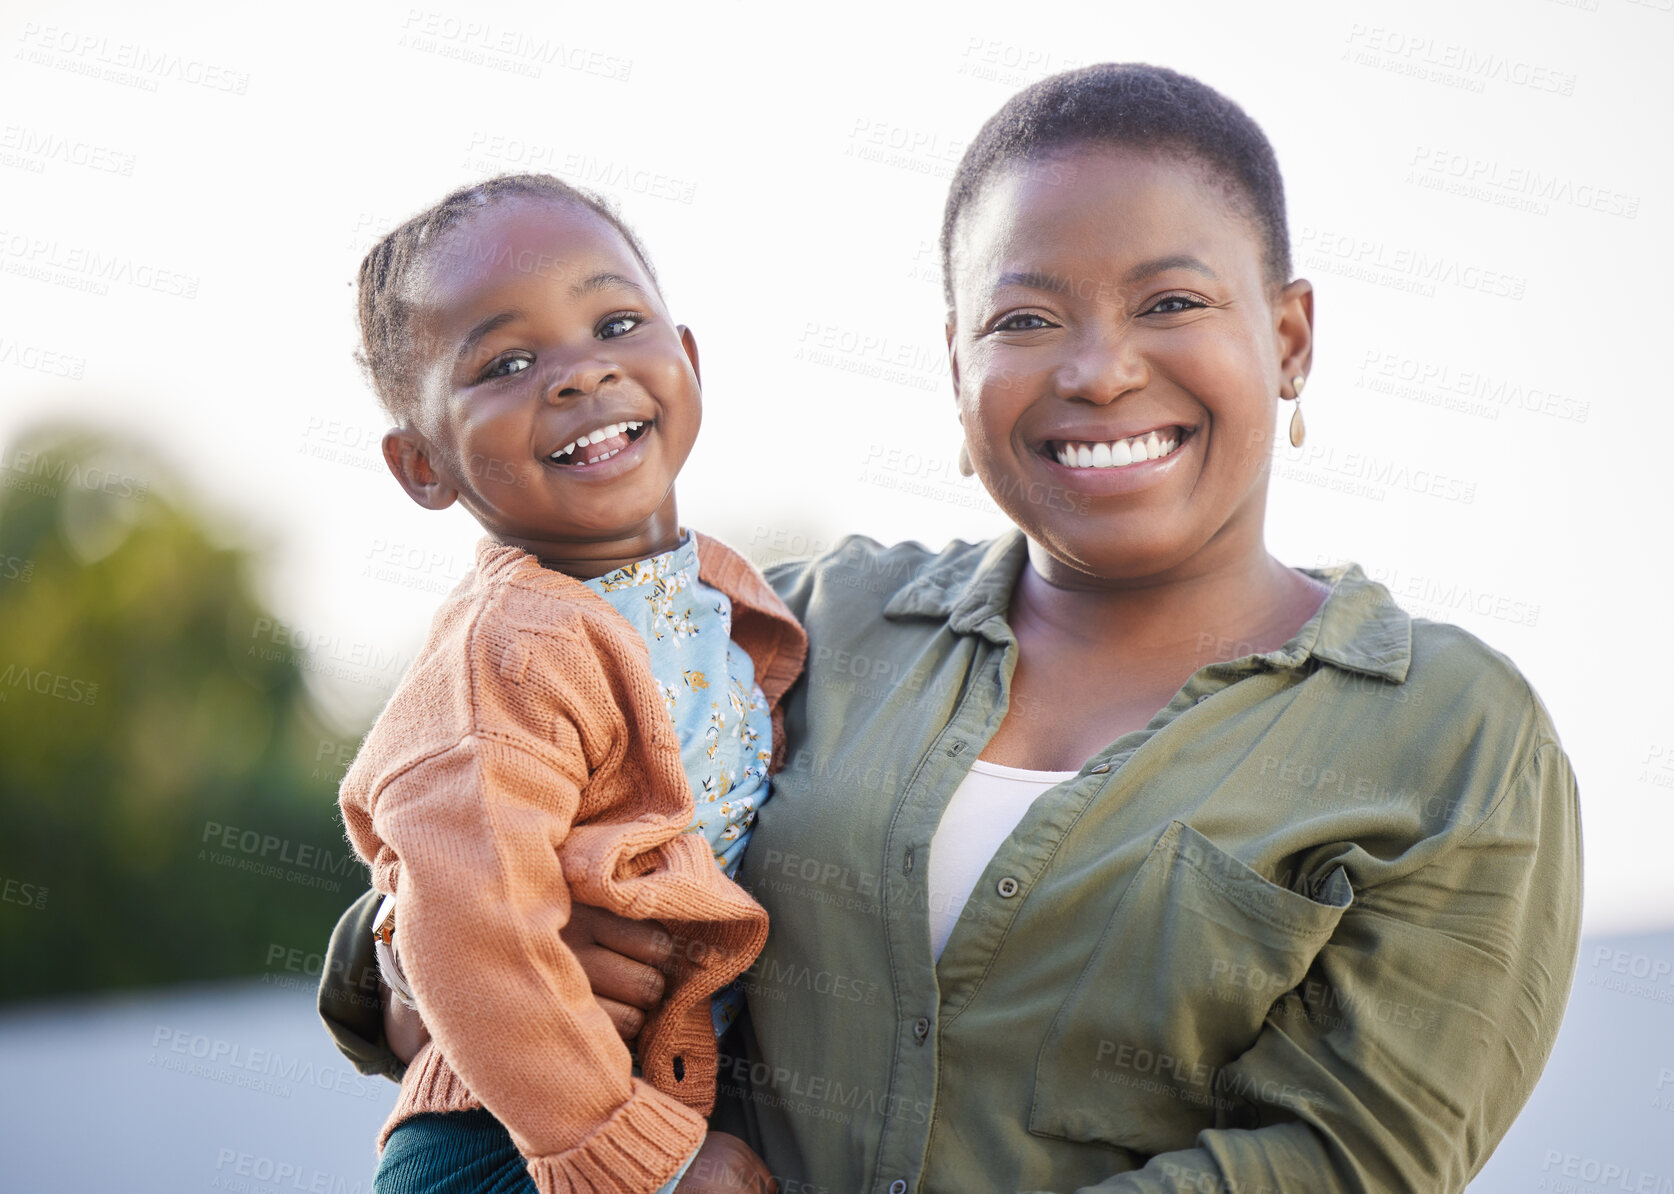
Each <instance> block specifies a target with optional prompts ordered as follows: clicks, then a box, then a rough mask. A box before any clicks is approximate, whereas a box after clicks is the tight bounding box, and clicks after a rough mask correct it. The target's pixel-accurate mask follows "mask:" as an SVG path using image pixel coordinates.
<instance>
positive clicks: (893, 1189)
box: [889, 1178, 907, 1194]
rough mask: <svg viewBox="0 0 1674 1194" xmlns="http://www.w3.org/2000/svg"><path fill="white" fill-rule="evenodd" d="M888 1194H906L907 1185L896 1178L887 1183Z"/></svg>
mask: <svg viewBox="0 0 1674 1194" xmlns="http://www.w3.org/2000/svg"><path fill="white" fill-rule="evenodd" d="M889 1194H907V1183H906V1182H904V1181H902V1180H901V1179H900V1178H896V1179H895V1180H894V1181H892V1182H890V1183H889Z"/></svg>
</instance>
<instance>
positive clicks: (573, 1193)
mask: <svg viewBox="0 0 1674 1194" xmlns="http://www.w3.org/2000/svg"><path fill="white" fill-rule="evenodd" d="M706 1131H707V1125H706V1124H705V1123H704V1120H703V1117H702V1116H701V1115H699V1114H698V1113H697V1112H695V1111H693V1110H692V1109H691V1108H689V1107H686V1106H684V1105H682V1104H680V1103H677V1102H675V1101H674V1100H673V1099H670V1098H668V1097H666V1096H664V1095H661V1094H658V1093H657V1092H655V1091H654V1090H652V1089H651V1088H650V1087H648V1086H645V1085H644V1084H642V1083H635V1091H634V1097H633V1098H631V1099H629V1100H628V1102H626V1103H624V1104H623V1105H622V1107H621V1108H620V1109H619V1110H618V1111H617V1112H616V1114H615V1115H613V1116H611V1117H610V1119H609V1121H608V1122H606V1123H605V1124H603V1125H601V1126H600V1128H599V1130H598V1131H597V1132H595V1133H593V1135H592V1136H590V1137H588V1138H587V1139H586V1140H585V1141H583V1142H582V1144H581V1145H579V1146H578V1147H576V1148H572V1149H570V1150H568V1151H567V1152H562V1153H554V1154H552V1155H550V1156H545V1157H532V1158H530V1160H529V1176H530V1177H532V1178H533V1179H534V1181H535V1186H536V1188H537V1189H539V1190H540V1192H541V1194H580V1192H581V1191H585V1192H586V1194H645V1191H647V1190H656V1189H658V1188H660V1187H661V1186H663V1185H664V1184H665V1183H667V1182H668V1180H669V1178H670V1177H672V1176H674V1175H675V1174H676V1173H678V1172H679V1171H680V1170H681V1169H682V1168H683V1167H684V1166H685V1165H686V1164H687V1163H688V1162H689V1159H690V1158H692V1157H693V1156H694V1155H695V1154H696V1152H697V1149H698V1147H699V1145H701V1144H702V1143H703V1137H704V1134H705V1132H706Z"/></svg>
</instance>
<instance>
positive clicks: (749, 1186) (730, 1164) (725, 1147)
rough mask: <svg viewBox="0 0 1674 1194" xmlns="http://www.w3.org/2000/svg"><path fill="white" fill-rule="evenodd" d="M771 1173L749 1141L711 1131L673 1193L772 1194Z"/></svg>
mask: <svg viewBox="0 0 1674 1194" xmlns="http://www.w3.org/2000/svg"><path fill="white" fill-rule="evenodd" d="M773 1189H774V1187H773V1175H772V1174H771V1173H769V1172H768V1171H767V1166H766V1165H765V1164H764V1163H763V1162H762V1159H761V1158H760V1157H758V1156H756V1154H755V1152H754V1151H753V1150H752V1149H751V1148H750V1146H749V1145H748V1144H745V1143H744V1142H743V1141H742V1140H740V1139H739V1138H738V1137H736V1136H729V1135H727V1134H726V1133H725V1132H711V1133H709V1135H707V1136H705V1137H704V1138H703V1147H702V1148H700V1149H698V1154H697V1156H696V1157H695V1158H693V1160H692V1164H691V1167H690V1168H689V1169H687V1170H686V1176H685V1177H683V1178H681V1179H680V1184H679V1185H678V1186H676V1187H674V1194H773Z"/></svg>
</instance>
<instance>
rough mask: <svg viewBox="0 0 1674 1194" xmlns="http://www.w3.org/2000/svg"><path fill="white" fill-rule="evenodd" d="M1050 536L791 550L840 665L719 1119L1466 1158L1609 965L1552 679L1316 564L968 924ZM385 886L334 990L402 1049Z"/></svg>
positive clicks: (380, 1048)
mask: <svg viewBox="0 0 1674 1194" xmlns="http://www.w3.org/2000/svg"><path fill="white" fill-rule="evenodd" d="M1023 561H1024V542H1023V540H1022V538H1021V536H1020V535H1016V534H1013V535H1010V536H1008V537H1006V538H1003V539H1000V540H997V541H995V542H993V543H990V544H978V545H974V546H973V545H955V546H953V547H951V548H949V549H948V550H946V551H943V552H941V553H939V554H936V553H931V552H928V551H925V550H924V549H923V548H920V547H918V546H916V545H912V544H907V545H901V546H897V547H893V548H887V549H886V548H881V547H879V546H877V545H876V544H874V543H871V542H869V541H866V540H858V539H857V540H850V541H848V542H847V543H846V544H844V545H843V546H842V547H840V548H839V549H838V550H836V551H834V552H833V553H831V554H830V555H828V556H826V557H824V558H822V559H820V560H817V561H814V562H812V563H805V564H795V565H786V566H783V567H780V568H777V569H775V570H773V572H772V573H771V575H770V579H771V580H772V581H773V582H774V585H775V587H776V588H777V589H778V590H779V592H780V594H781V595H782V596H783V597H784V598H785V599H786V601H787V602H789V604H790V606H791V608H792V610H793V611H794V612H795V613H796V614H797V615H798V616H799V617H800V618H801V619H802V621H803V623H804V625H805V626H806V627H807V629H808V634H809V656H808V667H807V671H806V673H805V675H804V677H803V679H802V680H801V681H800V682H799V683H798V685H797V687H796V688H794V689H793V690H792V692H791V693H790V695H789V698H788V701H787V709H786V713H787V718H786V729H787V733H788V741H789V746H790V753H789V763H788V765H787V767H786V769H785V770H784V771H783V772H781V773H780V774H779V775H778V776H777V777H775V781H774V794H773V796H772V798H771V799H770V800H769V801H768V802H767V804H766V805H765V806H764V808H763V809H762V812H761V816H760V820H759V822H758V825H757V828H756V832H755V837H754V840H753V841H752V843H751V845H750V849H749V852H748V854H747V855H746V859H745V863H744V870H743V875H742V879H743V881H744V882H745V883H746V884H747V886H749V887H750V888H751V890H752V891H754V893H755V895H756V897H757V898H758V899H760V900H761V902H762V903H763V904H765V905H766V907H767V909H768V911H769V912H770V913H771V915H772V929H771V931H770V934H769V937H768V945H767V950H766V952H765V953H764V954H763V955H762V957H761V960H760V961H759V962H758V963H757V964H756V965H755V967H754V968H753V969H752V970H751V971H750V973H749V975H748V976H747V978H746V986H747V990H748V1010H747V1012H746V1016H745V1018H744V1020H743V1021H742V1022H741V1023H740V1024H739V1025H737V1026H735V1028H734V1031H733V1035H732V1036H731V1037H730V1038H729V1040H730V1041H733V1042H735V1044H734V1046H733V1055H732V1056H731V1057H730V1058H723V1067H722V1072H721V1087H722V1096H723V1099H722V1102H721V1104H719V1105H718V1108H717V1114H716V1126H718V1127H726V1128H730V1129H732V1130H735V1131H740V1132H742V1133H744V1134H746V1135H747V1136H749V1137H750V1139H751V1141H752V1143H753V1144H754V1145H755V1146H756V1147H757V1149H758V1150H759V1151H760V1152H761V1153H762V1155H763V1156H764V1157H765V1158H766V1160H767V1162H768V1164H769V1166H770V1167H771V1168H772V1170H773V1172H774V1173H775V1175H777V1176H778V1177H779V1178H780V1181H781V1189H782V1191H783V1192H784V1194H818V1192H825V1194H855V1192H859V1191H871V1192H874V1194H905V1192H906V1191H908V1190H911V1191H915V1192H918V1194H976V1192H987V1191H999V1192H1011V1191H1051V1192H1054V1194H1063V1192H1067V1191H1071V1190H1086V1189H1097V1190H1101V1191H1112V1192H1115V1191H1120V1192H1122V1194H1140V1192H1156V1191H1181V1192H1184V1191H1193V1192H1202V1194H1297V1192H1299V1191H1300V1192H1308V1194H1311V1192H1314V1191H1319V1192H1332V1191H1404V1190H1412V1191H1419V1192H1422V1194H1436V1192H1438V1191H1454V1190H1459V1189H1462V1188H1463V1187H1464V1185H1465V1183H1466V1181H1467V1180H1468V1179H1469V1178H1470V1176H1471V1175H1472V1174H1474V1173H1475V1172H1476V1171H1477V1169H1479V1168H1480V1167H1481V1165H1482V1163H1483V1162H1484V1161H1485V1160H1486V1158H1487V1156H1488V1155H1489V1153H1490V1152H1491V1151H1492V1150H1493V1148H1494V1145H1495V1144H1496V1143H1497V1142H1498V1140H1499V1138H1500V1137H1501V1135H1502V1134H1503V1133H1504V1132H1505V1130H1506V1128H1507V1126H1508V1125H1509V1124H1510V1122H1511V1119H1512V1117H1513V1116H1514V1115H1515V1114H1516V1113H1517V1111H1518V1109H1519V1108H1520V1107H1521V1106H1522V1105H1523V1102H1524V1101H1525V1100H1526V1099H1527V1097H1528V1094H1529V1091H1530V1090H1531V1089H1532V1088H1533V1086H1534V1084H1535V1080H1536V1079H1537V1078H1538V1077H1539V1075H1540V1071H1541V1067H1542V1066H1543V1065H1544V1063H1545V1060H1546V1057H1547V1054H1548V1052H1549V1051H1550V1049H1551V1046H1552V1041H1553V1038H1554V1037H1555V1035H1556V1034H1557V1030H1558V1023H1559V1020H1560V1019H1561V1018H1562V1014H1563V1008H1564V1002H1565V999H1566V996H1567V993H1568V990H1569V983H1570V977H1571V974H1572V972H1573V969H1574V964H1575V953H1576V940H1577V933H1578V928H1579V917H1580V902H1581V833H1580V825H1579V821H1578V814H1577V806H1576V793H1575V781H1574V777H1573V775H1572V774H1571V772H1570V768H1569V762H1568V760H1567V759H1566V758H1565V757H1564V754H1563V752H1562V750H1561V749H1560V748H1559V746H1558V742H1557V739H1556V736H1555V735H1554V733H1553V730H1552V726H1551V723H1550V721H1549V720H1548V717H1547V714H1546V711H1545V709H1544V708H1542V706H1541V705H1540V702H1539V701H1538V700H1537V699H1536V698H1535V696H1534V694H1533V692H1531V691H1530V689H1529V686H1528V684H1527V683H1526V682H1525V681H1524V680H1523V678H1522V677H1521V676H1520V675H1519V674H1518V673H1517V671H1516V669H1515V668H1513V667H1512V666H1511V664H1510V663H1509V662H1507V661H1506V660H1505V659H1504V658H1503V657H1501V656H1500V655H1498V654H1496V653H1495V652H1493V651H1491V650H1489V649H1488V648H1487V647H1485V646H1483V644H1481V643H1480V642H1478V641H1477V640H1476V639H1474V638H1472V637H1471V636H1470V635H1468V634H1466V633H1465V632H1463V631H1461V630H1459V629H1457V628H1455V627H1452V626H1447V625H1442V624H1439V623H1433V622H1426V621H1423V620H1416V621H1415V620H1413V619H1410V618H1408V617H1407V615H1406V614H1404V613H1402V612H1401V610H1400V609H1399V608H1397V607H1396V606H1395V605H1394V603H1393V602H1392V601H1391V599H1390V597H1389V594H1388V593H1387V591H1386V590H1384V589H1383V588H1382V586H1380V585H1377V584H1374V583H1372V582H1370V581H1368V580H1366V579H1365V578H1364V576H1362V575H1361V573H1360V571H1359V570H1358V569H1356V568H1347V569H1342V570H1338V571H1332V572H1316V573H1314V575H1316V576H1318V577H1320V578H1321V579H1322V580H1325V581H1326V582H1328V583H1329V584H1330V586H1331V595H1330V596H1329V597H1328V598H1327V599H1326V602H1325V604H1324V605H1323V606H1322V607H1321V609H1320V611H1319V612H1318V614H1316V615H1315V616H1314V618H1313V619H1311V620H1310V621H1309V622H1308V623H1307V624H1306V625H1305V626H1303V627H1302V629H1301V630H1300V631H1299V632H1298V633H1297V635H1296V636H1295V638H1293V639H1292V640H1291V641H1290V642H1289V643H1287V644H1286V645H1285V646H1284V647H1283V648H1281V649H1280V650H1278V651H1273V652H1270V653H1268V654H1265V655H1252V656H1245V657H1243V658H1239V659H1233V660H1230V661H1228V662H1223V663H1216V664H1212V665H1210V666H1208V667H1205V668H1203V669H1202V670H1200V671H1199V672H1197V673H1196V674H1195V675H1193V676H1192V678H1191V679H1190V680H1189V681H1187V683H1186V685H1185V686H1184V687H1183V688H1182V689H1181V690H1180V692H1179V693H1177V694H1176V695H1175V697H1174V699H1173V700H1171V701H1170V702H1169V703H1168V705H1167V706H1166V707H1165V708H1163V709H1162V710H1160V711H1159V712H1158V713H1157V715H1156V717H1155V718H1154V719H1152V721H1151V723H1150V725H1148V726H1147V727H1146V728H1145V729H1143V730H1141V731H1139V732H1137V733H1132V734H1127V735H1124V736H1123V737H1121V738H1118V739H1117V740H1116V741H1114V742H1112V743H1110V744H1109V745H1108V746H1107V747H1106V748H1105V749H1103V750H1101V751H1099V752H1098V753H1097V754H1096V755H1094V756H1093V757H1092V758H1091V759H1088V760H1087V762H1086V764H1085V765H1084V766H1083V767H1082V768H1081V771H1080V772H1079V774H1078V775H1077V776H1076V777H1075V778H1074V779H1072V780H1069V781H1067V782H1065V783H1063V784H1060V785H1058V786H1057V787H1055V788H1053V789H1052V790H1050V791H1049V792H1047V793H1046V794H1045V795H1043V796H1042V797H1040V798H1039V799H1038V800H1037V801H1035V803H1034V804H1033V806H1032V807H1031V808H1030V810H1029V811H1028V812H1027V813H1026V814H1025V815H1024V817H1023V819H1022V821H1021V822H1020V823H1019V824H1018V826H1017V828H1016V829H1015V830H1013V832H1012V833H1011V834H1010V835H1009V836H1008V837H1007V838H1006V840H1005V841H1004V843H1003V844H1002V845H1001V846H1000V848H999V850H998V851H997V852H996V853H995V855H994V857H993V859H992V860H991V861H990V863H989V865H988V868H987V870H986V871H985V872H984V873H983V876H982V878H981V879H980V880H979V881H978V883H977V886H976V889H975V891H974V892H973V893H972V896H971V900H970V902H969V904H968V905H967V906H966V907H965V909H964V910H963V912H962V914H961V916H960V919H959V922H958V923H957V925H956V926H955V928H954V931H953V935H952V937H951V938H950V939H949V940H948V943H947V947H946V949H945V951H944V952H943V954H942V956H941V960H940V961H939V962H937V961H935V960H933V958H932V955H931V952H930V928H929V917H928V900H929V897H928V894H927V892H928V889H927V887H926V884H925V877H926V869H927V861H928V859H927V851H928V850H929V847H930V841H931V837H932V835H933V834H934V833H935V830H936V826H937V823H938V822H939V820H940V818H941V814H942V810H943V809H944V808H945V807H946V806H947V803H948V800H949V798H950V797H951V796H952V794H953V791H954V789H955V788H957V787H958V785H959V782H960V780H961V779H962V778H963V777H964V775H965V773H966V771H967V769H968V767H969V765H970V761H971V760H972V759H974V758H976V757H978V756H979V755H981V753H982V749H983V746H984V745H985V744H986V743H987V741H988V740H989V738H990V737H991V736H992V735H993V733H994V731H995V730H996V729H997V727H998V726H999V724H1000V720H1001V719H1002V718H1003V717H1004V716H1005V714H1006V711H1007V709H1008V705H1009V694H1010V680H1011V674H1012V670H1013V668H1014V667H1015V666H1016V660H1017V643H1016V640H1015V638H1014V637H1013V636H1012V633H1011V629H1010V627H1009V626H1008V625H1007V623H1006V609H1007V604H1008V601H1009V599H1010V594H1011V591H1012V588H1013V586H1014V584H1015V581H1016V579H1017V575H1018V572H1019V570H1020V569H1021V568H1022V566H1023ZM1234 649H1235V648H1234ZM1018 712H1019V714H1020V715H1027V714H1028V710H1023V709H1020V710H1019V711H1018ZM374 895H375V893H369V894H368V897H364V898H363V899H362V900H361V901H360V903H359V904H357V905H356V907H355V908H353V909H351V910H350V912H349V914H347V915H346V916H345V918H344V920H343V922H341V923H340V924H339V928H338V933H337V935H336V936H335V937H334V938H333V942H332V948H331V954H330V961H329V962H328V965H327V967H326V978H325V980H324V981H323V983H322V987H321V1011H322V1014H323V1015H324V1016H325V1017H326V1020H327V1023H328V1025H329V1026H330V1027H331V1028H332V1031H333V1033H334V1034H335V1035H336V1037H337V1039H338V1042H339V1045H340V1046H341V1047H342V1048H344V1050H345V1051H346V1052H348V1053H349V1054H350V1055H351V1056H352V1057H354V1058H355V1060H356V1064H357V1065H359V1066H360V1067H361V1068H362V1069H363V1070H364V1071H366V1072H373V1071H385V1072H392V1073H398V1072H399V1068H400V1067H399V1064H398V1063H395V1062H394V1059H393V1058H392V1057H391V1056H390V1054H389V1052H388V1050H387V1048H385V1046H384V1043H383V1040H382V1029H381V1025H380V1023H379V1019H378V1011H377V1000H376V998H375V996H373V997H369V996H368V993H367V992H368V990H370V991H375V989H376V987H375V981H374V980H371V979H369V978H368V977H367V976H370V975H375V973H376V971H375V969H373V968H372V965H373V964H372V962H371V960H370V952H371V951H370V937H369V936H368V935H367V932H366V926H365V924H364V923H363V922H365V921H366V919H367V917H369V916H370V915H371V909H372V902H371V901H372V897H373V896H374ZM357 916H358V917H359V920H358V921H357V919H356V918H357ZM349 976H360V978H361V986H360V987H358V988H357V986H356V985H355V984H354V983H353V982H351V981H350V979H349Z"/></svg>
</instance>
